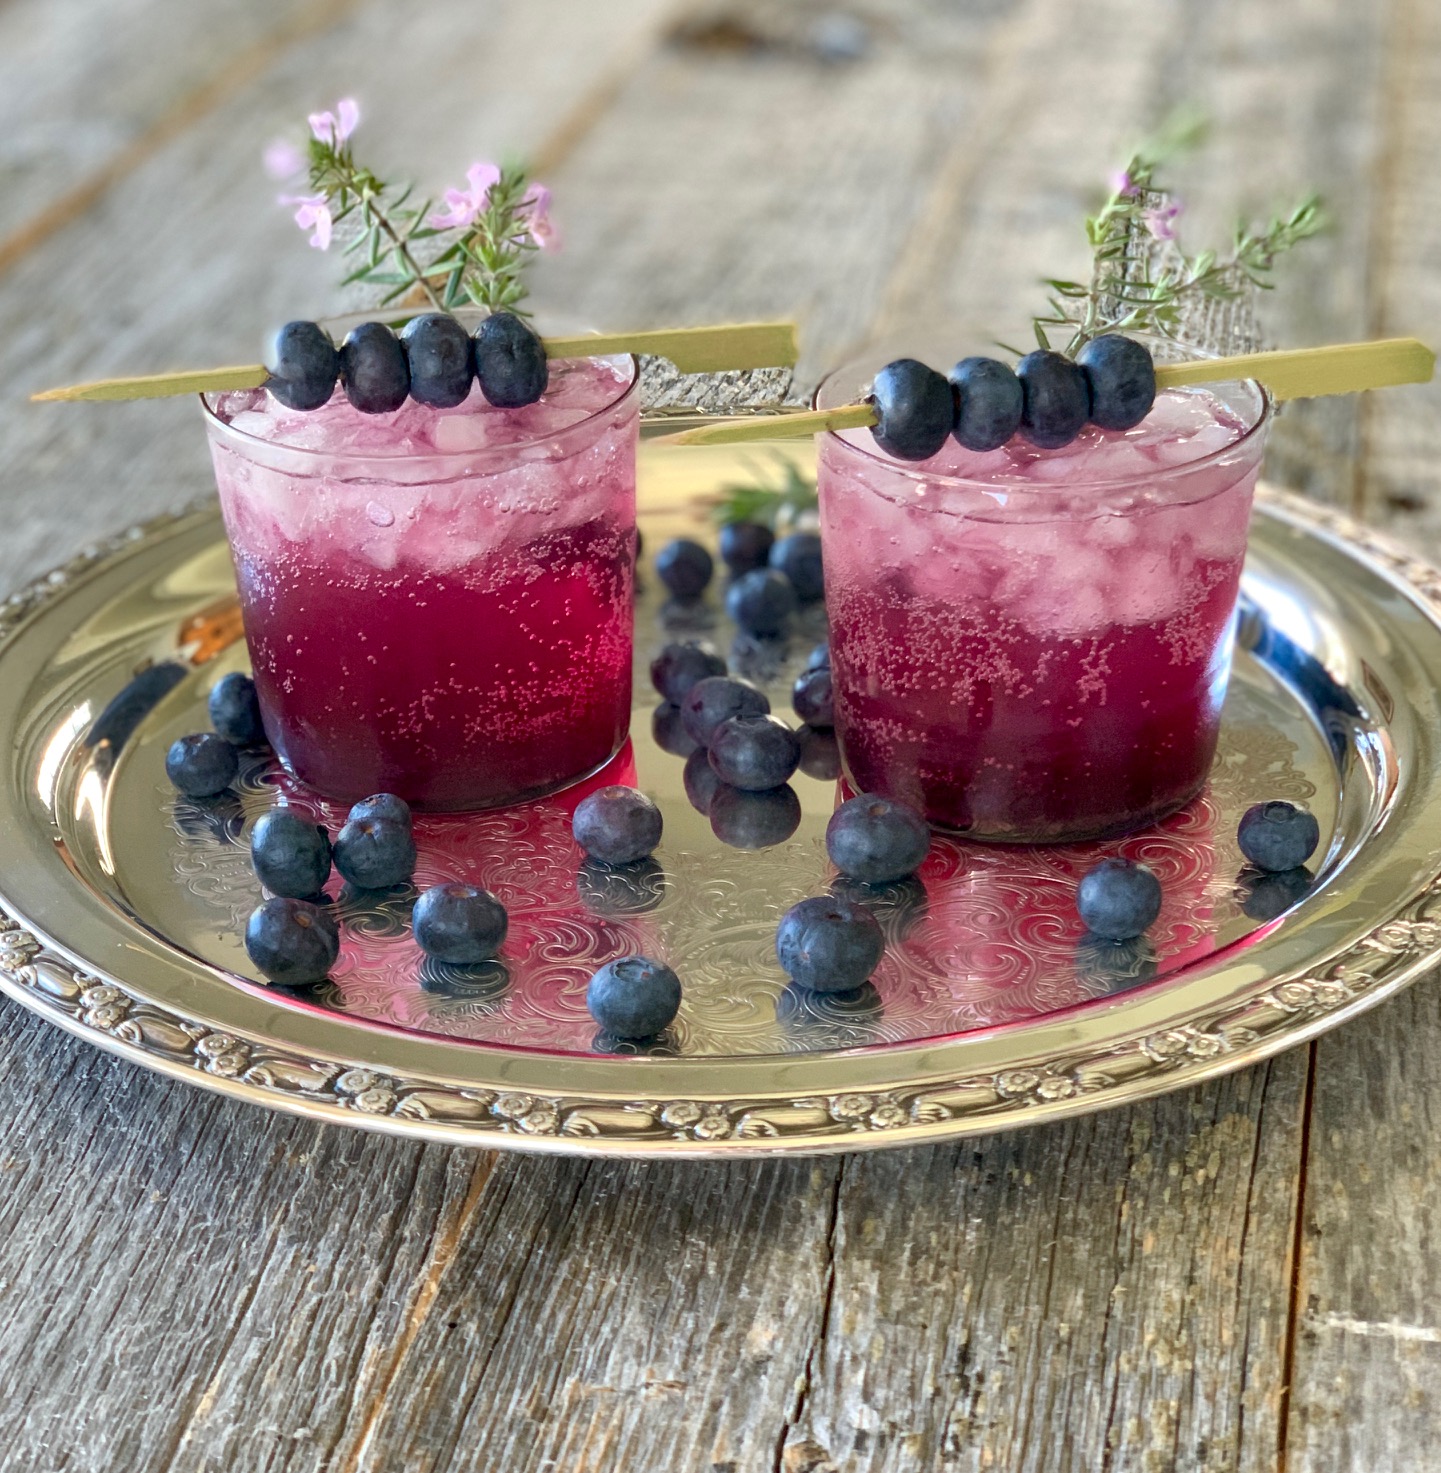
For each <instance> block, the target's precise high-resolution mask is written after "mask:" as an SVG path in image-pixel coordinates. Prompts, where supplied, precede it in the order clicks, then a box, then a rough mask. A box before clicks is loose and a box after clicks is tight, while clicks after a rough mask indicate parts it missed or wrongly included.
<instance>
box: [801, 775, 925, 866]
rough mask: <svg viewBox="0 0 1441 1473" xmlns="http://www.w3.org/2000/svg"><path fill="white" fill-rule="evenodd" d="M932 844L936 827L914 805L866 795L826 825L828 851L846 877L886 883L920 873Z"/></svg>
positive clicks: (849, 803)
mask: <svg viewBox="0 0 1441 1473" xmlns="http://www.w3.org/2000/svg"><path fill="white" fill-rule="evenodd" d="M930 847H931V831H930V829H929V828H927V827H926V821H925V819H923V818H922V817H921V815H920V814H919V813H917V812H916V811H915V809H914V808H908V807H907V806H906V805H905V804H904V803H896V802H894V801H892V800H891V799H890V798H883V797H881V795H880V794H879V793H860V794H858V795H857V796H856V797H854V798H850V799H848V800H847V801H846V802H844V803H842V804H841V806H840V807H839V808H837V809H836V811H835V812H834V813H833V814H831V818H830V822H829V823H828V824H827V825H826V853H827V854H829V855H830V857H831V863H832V864H834V865H835V867H836V868H837V869H838V870H840V872H841V873H842V874H843V875H849V876H850V877H851V878H852V879H853V880H864V881H865V883H866V884H868V885H884V884H888V883H889V882H890V881H892V880H901V879H904V878H905V877H906V876H907V875H909V874H914V873H915V871H916V870H917V869H918V868H919V866H920V863H921V861H922V860H923V859H924V858H925V857H926V854H927V853H928V852H929V850H930Z"/></svg>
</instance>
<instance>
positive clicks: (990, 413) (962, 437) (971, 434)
mask: <svg viewBox="0 0 1441 1473" xmlns="http://www.w3.org/2000/svg"><path fill="white" fill-rule="evenodd" d="M951 388H952V390H953V391H954V392H955V396H956V418H955V424H954V426H953V427H952V430H951V433H952V434H953V435H954V436H955V437H956V441H957V443H958V444H960V445H962V446H963V447H964V448H965V449H967V450H974V451H977V452H984V451H987V450H999V449H1000V448H1001V446H1002V445H1004V444H1005V443H1006V441H1007V440H1009V439H1010V438H1011V436H1012V435H1014V434H1015V433H1016V431H1017V430H1018V429H1020V427H1021V410H1022V407H1023V406H1022V401H1023V397H1024V396H1023V395H1022V392H1021V381H1020V379H1018V378H1017V377H1016V375H1015V372H1014V370H1013V369H1011V368H1010V366H1009V365H1008V364H1005V363H1002V362H1000V361H999V360H998V359H995V358H962V359H961V361H960V362H959V363H958V364H956V366H955V367H954V368H953V369H952V370H951Z"/></svg>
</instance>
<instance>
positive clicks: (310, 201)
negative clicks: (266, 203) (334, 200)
mask: <svg viewBox="0 0 1441 1473" xmlns="http://www.w3.org/2000/svg"><path fill="white" fill-rule="evenodd" d="M280 203H281V204H283V205H299V206H300V208H299V209H298V210H296V212H295V223H296V224H297V225H298V226H300V228H301V229H302V230H308V231H310V243H311V245H312V246H314V247H315V249H316V250H318V251H326V250H329V249H330V235H331V231H332V229H333V226H334V222H333V221H332V220H331V218H330V201H329V200H328V199H326V197H325V196H324V195H323V194H282V195H281V196H280Z"/></svg>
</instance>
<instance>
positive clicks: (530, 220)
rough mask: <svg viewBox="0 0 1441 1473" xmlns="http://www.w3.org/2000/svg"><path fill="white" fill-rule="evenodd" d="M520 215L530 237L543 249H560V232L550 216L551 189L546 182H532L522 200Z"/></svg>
mask: <svg viewBox="0 0 1441 1473" xmlns="http://www.w3.org/2000/svg"><path fill="white" fill-rule="evenodd" d="M520 217H521V220H522V221H523V222H524V224H525V227H526V230H527V232H528V234H529V235H530V238H531V239H532V240H533V241H534V242H535V243H536V245H538V246H539V247H540V248H541V250H543V251H558V250H559V249H560V232H559V231H558V230H557V229H556V228H555V224H554V222H553V221H552V220H551V218H550V190H548V189H547V188H546V187H545V185H544V184H532V185H531V186H530V188H529V189H527V190H526V192H525V198H524V199H523V200H521V202H520Z"/></svg>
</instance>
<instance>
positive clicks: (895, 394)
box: [871, 358, 956, 460]
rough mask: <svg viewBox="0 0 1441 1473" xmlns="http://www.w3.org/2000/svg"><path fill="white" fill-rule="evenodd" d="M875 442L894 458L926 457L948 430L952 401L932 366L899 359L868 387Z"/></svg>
mask: <svg viewBox="0 0 1441 1473" xmlns="http://www.w3.org/2000/svg"><path fill="white" fill-rule="evenodd" d="M871 401H872V403H873V404H874V405H875V410H876V424H875V427H874V428H873V429H872V430H871V433H872V434H873V435H874V436H875V438H876V444H877V445H879V446H880V447H881V449H882V450H884V451H885V452H886V454H887V455H894V456H895V457H896V459H897V460H929V459H930V458H931V456H933V455H934V454H935V453H936V452H937V451H938V450H939V449H940V448H941V446H942V445H944V444H945V443H946V437H947V436H948V435H949V434H950V433H951V425H952V424H953V423H954V421H955V414H956V410H955V400H954V398H953V397H952V395H951V386H950V384H949V383H947V382H946V380H945V379H943V378H942V377H941V376H940V374H938V373H937V372H936V371H935V369H934V368H927V367H926V365H925V364H924V363H918V362H917V361H916V360H915V359H914V358H898V359H896V361H895V362H894V363H888V364H886V366H885V367H884V368H883V369H881V371H880V372H879V373H878V374H877V375H876V378H875V383H874V384H873V385H872V387H871Z"/></svg>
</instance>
